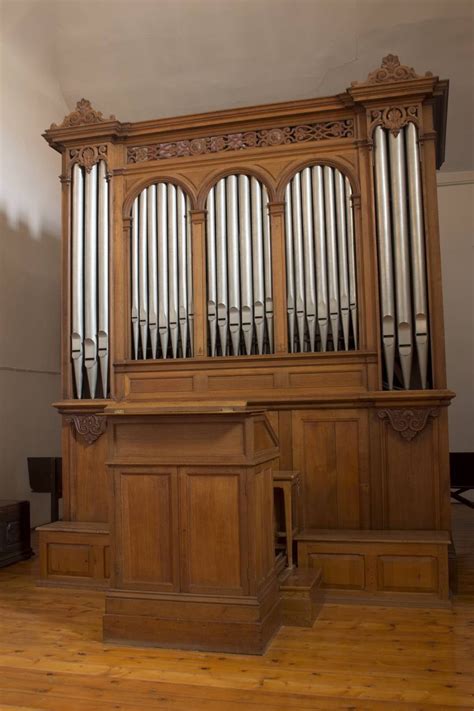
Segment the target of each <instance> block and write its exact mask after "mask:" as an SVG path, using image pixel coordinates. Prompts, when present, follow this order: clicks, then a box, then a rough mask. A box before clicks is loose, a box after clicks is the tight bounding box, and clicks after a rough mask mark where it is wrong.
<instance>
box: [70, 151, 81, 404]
mask: <svg viewBox="0 0 474 711" xmlns="http://www.w3.org/2000/svg"><path fill="white" fill-rule="evenodd" d="M71 267H72V274H71V285H72V291H71V296H72V299H71V301H72V304H71V321H72V323H71V326H72V333H71V357H72V363H73V369H74V380H75V385H76V394H77V397H78V398H79V399H80V398H82V367H83V363H84V343H83V341H84V177H83V169H82V168H81V167H80V166H79V165H77V163H76V164H75V165H74V167H73V172H72V265H71Z"/></svg>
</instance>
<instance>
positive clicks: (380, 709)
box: [0, 505, 474, 711]
mask: <svg viewBox="0 0 474 711" xmlns="http://www.w3.org/2000/svg"><path fill="white" fill-rule="evenodd" d="M453 508H454V511H455V527H454V534H455V543H456V548H457V554H458V564H459V590H460V594H459V595H458V596H456V597H455V598H454V601H453V609H452V610H451V609H424V610H420V609H410V608H400V607H398V608H388V607H377V606H371V607H364V606H357V607H355V606H353V605H330V604H325V605H324V608H323V610H322V612H321V614H320V615H319V617H318V619H317V620H316V623H315V624H314V627H313V628H312V629H303V628H294V627H293V628H289V627H283V628H282V629H281V630H280V632H279V633H278V635H277V636H276V637H275V638H274V640H273V641H272V643H271V646H270V648H269V650H268V651H267V653H266V654H265V655H264V656H263V657H255V656H252V657H246V656H241V655H228V654H213V653H196V652H182V651H180V650H164V649H139V648H130V647H117V646H109V645H107V644H104V643H103V642H102V640H101V622H102V613H103V609H104V593H103V592H92V591H89V590H83V591H79V592H77V591H74V593H72V592H71V591H70V590H64V589H60V588H57V589H54V588H38V587H35V579H36V577H37V574H38V570H37V567H35V566H37V560H36V561H35V560H34V559H33V561H27V562H23V563H19V564H17V565H15V566H12V567H9V568H5V569H3V570H1V571H0V709H1V710H2V711H20V710H24V709H29V710H31V709H35V710H36V711H39V710H41V711H303V710H304V711H308V710H311V711H333V710H334V709H338V710H339V711H341V710H342V709H344V710H345V711H347V710H348V709H353V710H354V711H449V710H450V709H462V710H463V711H467V710H468V709H469V710H470V709H472V708H473V707H474V667H473V664H472V657H473V653H474V640H473V636H472V633H471V631H470V630H472V628H473V626H474V545H473V541H474V516H473V514H472V511H471V510H470V509H468V508H466V507H464V506H457V505H456V506H454V507H453Z"/></svg>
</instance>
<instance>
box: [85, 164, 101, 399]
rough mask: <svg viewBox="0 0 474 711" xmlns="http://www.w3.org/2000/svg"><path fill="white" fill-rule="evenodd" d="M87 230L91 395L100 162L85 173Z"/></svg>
mask: <svg viewBox="0 0 474 711" xmlns="http://www.w3.org/2000/svg"><path fill="white" fill-rule="evenodd" d="M84 194H85V230H84V363H85V366H86V373H87V381H88V384H89V394H90V396H91V398H95V391H96V387H97V371H98V364H97V165H94V166H92V168H91V170H90V171H89V172H86V180H85V190H84Z"/></svg>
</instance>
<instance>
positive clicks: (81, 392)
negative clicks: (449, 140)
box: [40, 55, 453, 653]
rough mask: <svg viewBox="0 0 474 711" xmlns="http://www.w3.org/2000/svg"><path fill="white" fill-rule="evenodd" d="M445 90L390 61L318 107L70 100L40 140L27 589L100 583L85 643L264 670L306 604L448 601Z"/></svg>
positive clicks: (307, 612) (309, 612)
mask: <svg viewBox="0 0 474 711" xmlns="http://www.w3.org/2000/svg"><path fill="white" fill-rule="evenodd" d="M447 94H448V83H447V82H446V81H440V80H439V79H438V78H437V77H433V76H432V75H431V74H429V73H427V74H426V75H424V76H420V75H418V74H416V72H415V71H414V70H413V69H412V68H410V67H407V66H405V65H402V64H401V63H400V62H399V60H398V58H397V57H395V56H393V55H389V56H387V57H385V58H384V59H383V62H382V66H381V67H380V68H379V69H378V70H376V71H374V72H372V73H371V74H370V75H369V77H368V78H367V80H365V81H362V82H354V83H353V84H352V86H351V87H350V88H349V89H347V90H346V91H345V92H343V93H341V94H339V95H337V96H332V97H327V98H317V99H309V100H303V101H291V102H286V103H280V104H273V105H268V106H259V107H251V108H243V109H234V110H230V111H219V112H214V113H209V114H200V115H194V116H188V117H182V118H176V119H160V120H155V121H141V122H138V123H122V122H120V121H118V120H116V119H115V117H114V116H110V117H109V118H106V117H104V116H103V115H102V114H101V113H100V112H98V111H96V110H95V109H93V108H92V106H91V105H90V103H89V102H88V101H86V100H84V99H82V100H81V101H79V102H78V104H77V106H76V109H75V110H74V111H72V112H71V113H70V114H69V115H68V116H66V117H65V119H64V120H63V122H62V123H61V124H60V125H54V124H53V125H52V126H51V127H50V128H49V129H48V130H47V131H46V133H45V134H44V136H45V138H46V140H47V141H48V143H49V144H50V145H51V146H52V147H53V148H54V149H56V150H57V151H59V152H60V153H61V154H62V175H61V182H62V215H63V262H62V268H63V289H62V318H63V324H62V333H63V338H62V400H61V402H59V403H56V407H57V409H58V411H59V412H60V413H61V415H62V422H63V425H62V446H63V477H64V483H63V489H64V520H63V521H60V522H56V523H53V524H50V525H48V526H43V527H41V529H40V549H41V550H40V555H41V582H42V583H43V584H49V585H52V584H63V585H74V586H79V585H82V586H95V587H101V588H104V589H105V590H106V611H105V616H104V638H105V639H106V640H110V641H117V640H120V641H122V642H123V641H129V642H135V643H146V644H156V645H162V646H176V647H188V648H198V649H214V650H226V651H239V652H251V653H261V652H263V651H264V649H265V647H266V645H267V644H268V642H269V640H270V639H271V637H272V635H273V634H274V633H275V632H276V630H278V628H279V626H280V625H281V624H282V623H287V624H288V623H289V624H312V621H313V620H314V618H315V615H316V614H317V611H318V607H319V605H320V604H321V602H322V601H323V600H324V599H328V600H340V599H343V600H346V601H351V602H367V601H369V602H376V603H377V602H379V603H383V604H387V603H388V602H389V603H394V604H416V605H423V604H429V605H433V604H436V605H446V604H448V603H449V585H448V547H449V546H450V541H451V538H450V511H449V505H450V496H449V475H448V442H447V406H448V405H449V402H450V400H451V399H452V397H453V393H452V392H450V391H449V390H447V389H446V374H445V361H444V342H443V314H442V295H441V269H440V255H439V234H438V221H437V203H436V168H437V167H439V166H440V165H441V163H442V162H443V157H444V136H445V124H446V107H447ZM278 470H287V471H288V470H298V471H299V472H300V478H301V488H302V490H301V495H300V497H299V503H298V509H299V511H298V520H297V522H296V528H297V533H296V536H295V539H296V540H295V544H294V545H295V549H294V554H295V555H294V556H293V557H294V559H295V561H296V566H295V567H293V568H292V569H288V568H285V562H283V563H282V559H281V556H280V557H276V556H275V541H274V531H275V528H276V527H275V524H274V522H273V516H274V506H273V498H272V497H273V486H272V476H273V473H274V472H275V471H278ZM277 528H278V529H280V530H281V529H282V524H281V523H278V526H277Z"/></svg>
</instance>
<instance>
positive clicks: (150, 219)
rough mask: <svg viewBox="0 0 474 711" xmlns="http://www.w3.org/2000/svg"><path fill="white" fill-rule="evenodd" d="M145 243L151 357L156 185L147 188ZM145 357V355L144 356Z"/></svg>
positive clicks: (155, 303) (155, 291)
mask: <svg viewBox="0 0 474 711" xmlns="http://www.w3.org/2000/svg"><path fill="white" fill-rule="evenodd" d="M146 204H147V245H148V329H149V333H150V344H151V354H152V356H151V357H152V358H156V353H157V344H158V253H157V244H156V241H157V237H156V235H157V231H156V185H150V187H149V188H148V189H147V200H146ZM144 357H145V358H146V355H145V356H144Z"/></svg>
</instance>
